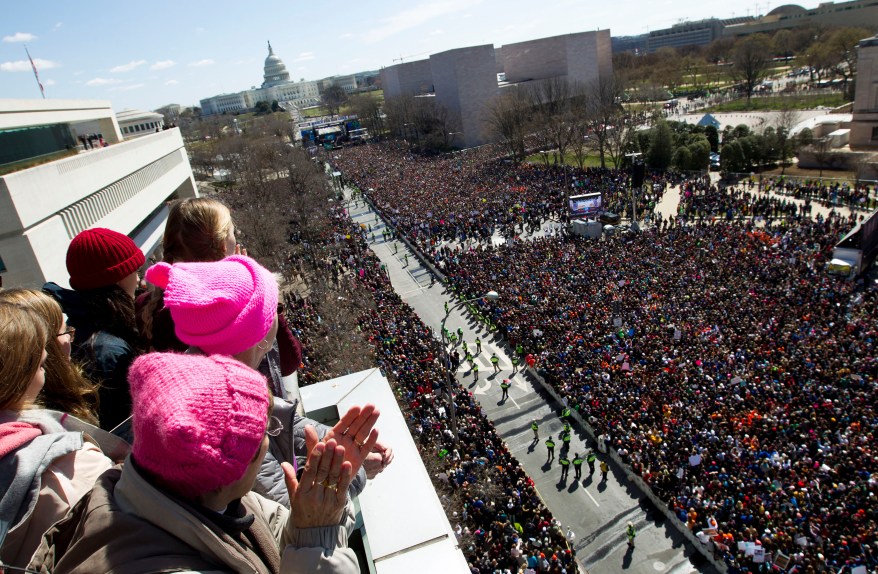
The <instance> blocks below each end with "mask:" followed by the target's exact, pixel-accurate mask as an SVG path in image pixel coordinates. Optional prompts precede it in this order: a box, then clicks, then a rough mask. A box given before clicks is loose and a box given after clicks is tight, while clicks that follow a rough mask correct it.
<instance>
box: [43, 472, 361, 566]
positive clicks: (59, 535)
mask: <svg viewBox="0 0 878 574" xmlns="http://www.w3.org/2000/svg"><path fill="white" fill-rule="evenodd" d="M241 502H242V504H243V505H244V507H245V508H246V510H247V512H248V514H253V515H254V516H255V517H256V520H255V521H254V523H253V525H252V526H251V527H250V528H249V529H248V533H249V535H248V536H247V537H246V540H241V539H232V538H231V537H229V536H227V535H224V534H223V533H222V532H220V533H217V532H216V531H215V530H214V529H211V528H210V527H208V526H207V525H206V524H205V523H204V522H203V521H202V520H201V519H200V518H199V517H198V516H196V515H195V514H193V509H192V508H187V506H186V505H185V504H184V503H181V502H179V501H177V500H175V499H173V498H170V497H169V496H167V495H166V494H165V493H164V492H162V491H161V490H159V489H157V488H156V487H155V486H153V485H152V484H151V483H150V482H148V481H147V480H146V479H145V478H144V477H143V475H142V474H141V473H140V472H138V470H137V468H136V467H135V466H134V465H133V464H132V463H131V460H130V458H129V459H128V460H127V461H126V463H125V465H124V466H123V467H122V469H121V470H117V469H114V470H112V471H110V472H107V473H106V474H104V475H103V476H102V477H101V479H100V480H99V481H98V483H97V484H96V485H95V488H94V490H93V491H92V492H91V493H90V494H89V495H88V496H87V497H86V499H85V500H84V501H83V504H81V505H80V506H79V507H77V508H76V509H75V510H74V512H73V513H71V515H70V516H69V517H68V518H67V519H66V520H64V521H62V522H61V523H59V524H57V525H55V527H54V528H53V529H52V530H51V531H50V532H49V533H48V534H47V536H46V538H45V540H44V541H43V544H42V545H41V547H40V549H39V551H38V552H37V554H36V556H35V557H34V560H33V561H32V562H31V564H30V566H29V568H30V569H32V570H35V571H38V572H53V573H55V574H64V573H71V574H91V573H93V572H119V573H125V574H137V573H139V572H143V573H146V572H161V571H175V572H179V571H185V572H190V573H196V572H198V573H201V574H206V573H208V572H210V573H215V572H216V573H218V572H241V573H243V572H246V573H253V572H258V573H269V572H271V569H270V568H269V566H268V565H266V564H265V563H263V562H262V561H260V560H259V554H258V550H257V549H256V548H255V547H254V545H253V543H252V541H253V540H256V541H260V540H262V541H265V540H268V541H270V545H271V546H272V548H271V551H272V552H277V554H275V555H274V556H275V557H277V558H278V559H279V564H280V569H279V572H281V573H284V574H287V573H290V574H294V573H299V572H302V573H305V572H327V573H340V574H342V573H343V574H347V573H350V574H357V573H359V571H360V569H359V565H358V562H357V557H356V555H355V554H354V552H353V551H352V550H351V549H349V548H348V547H347V538H348V535H349V534H350V531H351V529H352V527H353V524H354V521H353V514H352V512H351V507H350V503H348V508H347V509H346V512H345V516H344V518H343V523H342V524H340V525H338V526H333V527H324V528H296V527H295V524H294V521H293V520H292V518H291V517H290V512H289V511H288V510H287V509H286V508H284V507H283V506H281V505H280V504H277V503H276V502H273V501H270V500H268V499H266V498H263V497H261V496H259V495H257V494H255V493H253V492H250V493H248V494H247V495H246V496H245V497H244V498H243V499H242V501H241Z"/></svg>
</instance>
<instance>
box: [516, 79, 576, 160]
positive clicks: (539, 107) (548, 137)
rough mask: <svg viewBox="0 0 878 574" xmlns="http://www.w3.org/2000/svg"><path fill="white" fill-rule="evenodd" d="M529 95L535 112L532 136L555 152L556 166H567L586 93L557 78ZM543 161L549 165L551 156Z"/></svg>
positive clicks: (532, 90) (546, 81)
mask: <svg viewBox="0 0 878 574" xmlns="http://www.w3.org/2000/svg"><path fill="white" fill-rule="evenodd" d="M527 94H528V96H529V98H530V104H531V108H532V109H533V120H534V121H533V126H532V127H533V133H534V135H535V136H536V137H537V140H538V142H539V145H540V147H542V148H543V150H544V151H548V150H552V155H553V157H554V161H555V163H556V164H560V163H564V157H565V155H566V153H567V148H568V146H569V145H570V142H571V141H572V139H573V136H574V134H575V132H576V121H575V113H576V112H577V111H578V108H580V107H581V104H580V102H581V101H582V99H583V98H584V97H585V92H584V91H583V90H582V89H581V88H580V87H579V86H578V85H577V84H574V83H571V82H569V81H568V80H567V78H563V77H555V78H549V79H546V80H542V81H540V82H537V83H536V84H534V85H533V86H532V87H531V89H530V90H528V92H527ZM543 157H544V158H545V160H546V163H547V164H548V157H549V155H548V153H544V155H543Z"/></svg>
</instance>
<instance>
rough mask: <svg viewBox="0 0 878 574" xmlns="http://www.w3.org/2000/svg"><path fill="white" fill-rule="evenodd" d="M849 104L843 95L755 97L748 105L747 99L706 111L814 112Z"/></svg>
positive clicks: (712, 107) (733, 101)
mask: <svg viewBox="0 0 878 574" xmlns="http://www.w3.org/2000/svg"><path fill="white" fill-rule="evenodd" d="M845 103H847V102H846V101H845V99H844V96H843V95H842V94H816V95H797V96H760V97H754V98H752V99H751V100H750V104H749V105H747V98H741V99H738V100H732V101H731V102H726V103H723V104H719V105H717V106H711V107H710V108H707V109H706V110H704V111H705V112H753V111H772V110H782V109H785V108H787V109H793V110H813V109H814V108H817V107H820V106H823V107H827V108H837V107H838V106H841V105H844V104H845Z"/></svg>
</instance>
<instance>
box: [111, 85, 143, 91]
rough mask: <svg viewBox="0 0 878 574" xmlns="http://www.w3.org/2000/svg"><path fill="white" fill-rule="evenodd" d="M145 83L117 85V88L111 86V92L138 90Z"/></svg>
mask: <svg viewBox="0 0 878 574" xmlns="http://www.w3.org/2000/svg"><path fill="white" fill-rule="evenodd" d="M143 86H144V84H130V85H128V86H116V87H115V88H110V91H111V92H127V91H129V90H137V89H139V88H142V87H143Z"/></svg>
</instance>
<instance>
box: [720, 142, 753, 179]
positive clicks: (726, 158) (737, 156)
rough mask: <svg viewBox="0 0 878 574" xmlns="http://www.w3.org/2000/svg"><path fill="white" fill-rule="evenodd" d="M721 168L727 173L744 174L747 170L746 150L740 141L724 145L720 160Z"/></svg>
mask: <svg viewBox="0 0 878 574" xmlns="http://www.w3.org/2000/svg"><path fill="white" fill-rule="evenodd" d="M719 164H720V168H721V169H722V170H723V172H725V173H742V172H743V171H745V170H746V169H747V160H746V158H745V157H744V149H743V148H742V147H741V142H740V141H738V140H734V141H731V142H729V143H726V144H723V150H722V152H720V158H719Z"/></svg>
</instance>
